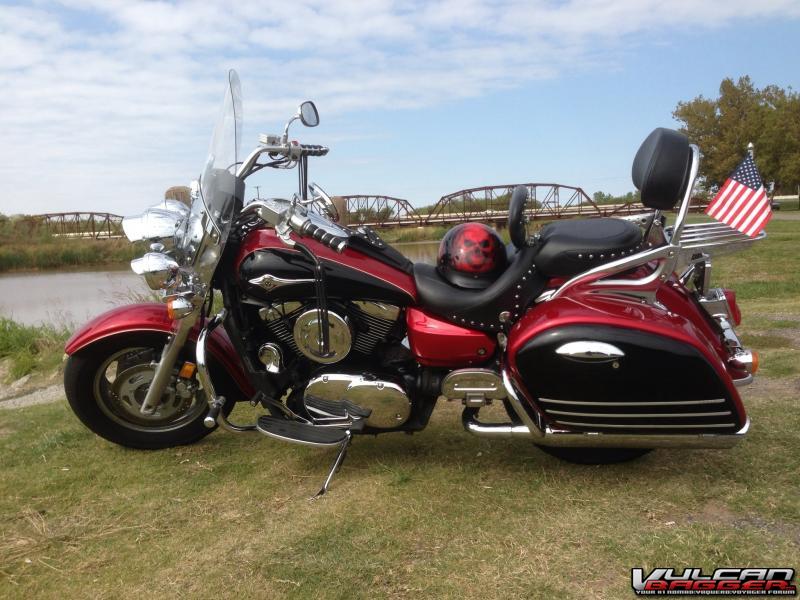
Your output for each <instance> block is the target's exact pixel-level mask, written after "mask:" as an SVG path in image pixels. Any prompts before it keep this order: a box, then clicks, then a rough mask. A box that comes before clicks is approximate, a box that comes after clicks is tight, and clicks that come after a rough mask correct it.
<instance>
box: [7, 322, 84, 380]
mask: <svg viewBox="0 0 800 600" xmlns="http://www.w3.org/2000/svg"><path fill="white" fill-rule="evenodd" d="M68 337H69V331H68V330H67V328H66V327H60V328H59V327H55V326H52V325H20V324H19V323H16V322H14V321H12V320H11V319H6V318H4V317H0V359H7V360H8V361H9V363H10V369H9V373H8V376H9V378H10V379H12V380H14V379H19V378H20V377H22V376H23V375H27V374H29V373H31V372H33V371H48V370H50V371H52V370H53V369H54V368H56V367H57V366H58V364H59V363H60V362H61V356H62V355H63V353H64V342H65V341H66V340H67V338H68Z"/></svg>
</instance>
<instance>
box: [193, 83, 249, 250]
mask: <svg viewBox="0 0 800 600" xmlns="http://www.w3.org/2000/svg"><path fill="white" fill-rule="evenodd" d="M241 138H242V86H241V83H239V76H238V75H237V74H236V71H234V70H230V71H229V72H228V86H227V88H226V90H225V96H224V97H223V100H222V110H221V111H220V115H219V118H218V119H217V124H216V125H215V126H214V132H213V134H212V135H211V144H210V145H209V147H208V158H207V159H206V164H205V168H204V169H203V173H202V175H200V196H201V198H202V199H203V204H204V206H205V209H206V211H207V214H208V215H209V216H210V217H211V219H212V220H213V222H214V224H215V225H216V226H217V229H219V232H220V235H221V237H222V238H223V239H224V237H225V236H226V235H227V234H228V228H230V224H231V217H232V214H231V213H232V212H233V197H234V192H235V189H236V177H235V174H236V165H237V163H238V162H239V147H240V145H241Z"/></svg>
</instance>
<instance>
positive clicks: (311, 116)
mask: <svg viewBox="0 0 800 600" xmlns="http://www.w3.org/2000/svg"><path fill="white" fill-rule="evenodd" d="M297 113H298V115H299V116H300V122H301V123H302V124H303V125H305V126H306V127H316V126H317V125H319V113H318V112H317V107H316V106H314V103H313V102H311V101H310V100H306V101H305V102H303V103H302V104H301V105H300V108H299V110H298V111H297Z"/></svg>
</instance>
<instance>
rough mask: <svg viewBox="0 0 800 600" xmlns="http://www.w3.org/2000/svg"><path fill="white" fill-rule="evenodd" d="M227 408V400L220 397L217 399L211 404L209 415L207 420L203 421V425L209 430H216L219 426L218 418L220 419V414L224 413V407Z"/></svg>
mask: <svg viewBox="0 0 800 600" xmlns="http://www.w3.org/2000/svg"><path fill="white" fill-rule="evenodd" d="M223 406H225V398H224V397H222V396H219V397H218V398H215V399H214V401H213V402H211V404H209V406H208V414H207V415H206V418H205V419H203V425H205V426H206V428H207V429H214V427H216V426H217V417H219V413H220V412H222V407H223Z"/></svg>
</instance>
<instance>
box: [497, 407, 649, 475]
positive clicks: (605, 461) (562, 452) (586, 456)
mask: <svg viewBox="0 0 800 600" xmlns="http://www.w3.org/2000/svg"><path fill="white" fill-rule="evenodd" d="M503 406H505V409H506V412H507V413H508V416H509V418H510V419H511V421H512V422H513V423H514V425H522V421H521V420H520V418H519V416H518V415H517V413H516V412H515V411H514V409H513V408H512V407H511V405H510V404H509V402H508V401H507V400H504V401H503ZM536 447H537V448H539V450H541V451H542V452H545V453H547V454H549V455H550V456H555V457H556V458H559V459H561V460H564V461H566V462H571V463H575V464H579V465H611V464H614V463H621V462H628V461H629V460H635V459H637V458H639V457H640V456H644V455H645V454H647V453H648V452H652V449H651V448H590V447H575V448H566V447H560V446H542V445H540V444H536Z"/></svg>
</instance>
